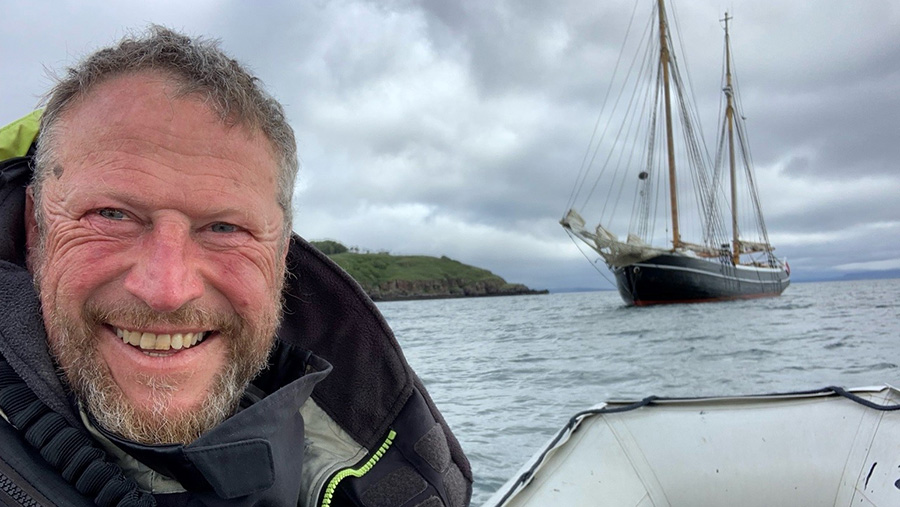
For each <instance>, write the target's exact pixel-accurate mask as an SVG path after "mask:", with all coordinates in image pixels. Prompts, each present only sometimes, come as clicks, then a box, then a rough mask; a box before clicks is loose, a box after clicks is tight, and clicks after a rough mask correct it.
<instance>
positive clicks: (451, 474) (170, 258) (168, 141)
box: [0, 27, 471, 507]
mask: <svg viewBox="0 0 900 507" xmlns="http://www.w3.org/2000/svg"><path fill="white" fill-rule="evenodd" d="M38 117H39V115H38V114H34V115H30V116H29V117H26V118H24V119H23V120H20V121H19V122H16V123H14V124H11V125H10V126H8V127H5V128H4V130H3V132H2V133H0V153H5V154H6V157H8V158H7V160H5V161H3V162H2V165H0V176H2V179H0V184H2V187H0V232H2V233H4V236H3V237H0V308H2V315H3V317H2V320H0V354H2V360H0V414H2V416H3V419H4V420H5V421H6V423H3V422H0V476H2V477H0V479H3V478H4V477H5V480H2V481H0V484H2V486H0V499H2V498H4V497H3V495H4V494H6V495H9V496H11V497H16V495H19V496H18V498H29V497H30V498H32V499H33V500H35V501H37V502H39V503H43V502H47V503H51V504H63V503H67V502H68V504H70V505H81V504H84V505H89V504H92V503H96V504H99V505H154V504H158V505H263V504H264V505H310V506H311V505H333V506H337V505H366V506H370V507H381V506H385V507H387V506H395V505H396V506H410V507H412V506H423V507H437V506H441V505H446V506H461V505H466V504H467V503H468V499H469V497H470V494H471V471H470V469H469V466H468V462H467V461H466V459H465V456H464V455H463V454H462V451H461V450H460V448H459V444H458V443H457V441H456V439H455V438H454V437H453V435H452V433H451V432H450V431H449V428H447V426H446V423H444V421H443V419H442V418H441V416H440V414H439V412H438V411H437V410H436V409H435V407H434V405H433V404H432V402H431V400H430V398H429V397H428V395H427V393H426V392H425V389H424V387H423V386H422V385H421V382H420V381H419V380H418V378H417V377H416V375H415V374H414V373H413V372H412V370H411V369H410V368H409V366H408V365H407V363H406V361H405V359H404V358H403V355H402V353H401V352H400V350H399V347H398V345H397V343H396V341H395V340H394V338H393V336H392V335H391V333H390V330H389V328H388V327H387V325H386V324H385V322H384V320H383V318H382V317H381V316H380V314H379V313H378V311H377V309H376V308H375V306H374V305H373V304H372V303H371V301H369V300H368V298H366V297H365V295H364V294H363V293H362V291H361V290H360V289H359V287H358V286H357V285H356V284H355V283H354V282H353V281H352V280H350V279H349V277H347V276H346V274H345V273H343V272H342V271H341V270H340V269H339V268H337V267H336V266H335V265H334V264H332V263H331V262H330V261H329V260H328V259H327V258H325V257H324V256H323V255H321V254H319V253H318V252H317V251H316V250H315V249H313V248H312V247H310V246H309V245H308V244H307V243H306V242H305V241H303V240H302V239H300V238H299V237H297V236H296V235H293V234H292V233H291V223H292V214H291V208H290V203H291V197H292V195H293V182H294V179H295V176H296V172H297V156H296V148H295V142H294V137H293V131H292V130H291V128H290V126H289V125H288V124H287V122H286V120H285V118H284V114H283V111H282V108H281V106H280V105H279V104H278V103H277V102H276V101H274V100H273V99H271V98H270V97H269V96H268V95H267V94H266V93H265V92H264V91H263V90H261V89H260V87H259V84H258V82H257V80H256V79H255V78H253V77H252V76H250V75H249V74H247V73H246V71H244V69H243V68H241V67H240V65H238V64H237V63H236V62H234V61H233V60H231V59H230V58H228V57H227V56H226V55H224V54H223V53H222V52H221V51H220V50H219V49H218V47H217V46H216V44H215V43H212V42H208V41H204V40H192V39H190V38H188V37H185V36H183V35H180V34H177V33H174V32H172V31H169V30H167V29H164V28H161V27H153V28H152V29H151V30H150V32H149V33H148V34H147V35H146V36H144V37H142V38H137V39H126V40H123V41H122V42H121V43H120V44H119V45H118V46H116V47H114V48H110V49H106V50H103V51H99V52H97V53H95V54H93V55H91V56H90V57H88V58H87V59H85V60H84V61H83V62H81V63H80V64H79V65H78V66H77V67H75V68H73V69H70V71H69V73H68V75H67V76H66V78H65V79H63V80H62V81H60V82H59V83H58V84H57V86H56V87H55V88H54V89H53V90H52V91H51V94H50V95H49V99H48V101H47V105H46V109H45V111H44V112H43V115H42V116H40V123H39V124H38V123H37V122H38ZM4 488H8V489H4ZM21 495H24V496H21ZM64 500H65V501H64Z"/></svg>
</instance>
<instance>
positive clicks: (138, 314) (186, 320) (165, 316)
mask: <svg viewBox="0 0 900 507" xmlns="http://www.w3.org/2000/svg"><path fill="white" fill-rule="evenodd" d="M83 312H84V315H83V316H84V320H85V321H86V322H88V323H90V324H92V325H95V326H99V325H103V324H111V323H114V324H119V325H123V326H124V325H126V324H127V325H128V326H131V327H133V328H138V329H147V328H151V327H176V328H178V327H180V328H200V329H203V330H210V331H217V332H219V333H222V334H224V335H232V336H234V335H235V334H237V333H239V332H240V331H241V330H242V329H243V328H244V327H245V322H244V320H243V319H242V318H241V317H239V316H238V315H236V314H234V313H230V312H221V311H215V310H209V309H205V308H200V307H197V306H194V305H187V306H183V307H181V308H179V309H177V310H174V311H171V312H165V313H160V312H157V311H154V310H152V309H150V308H148V307H147V306H143V305H140V304H124V305H116V306H114V307H110V306H109V305H101V304H98V303H87V304H85V306H84V310H83ZM129 329H130V328H129Z"/></svg>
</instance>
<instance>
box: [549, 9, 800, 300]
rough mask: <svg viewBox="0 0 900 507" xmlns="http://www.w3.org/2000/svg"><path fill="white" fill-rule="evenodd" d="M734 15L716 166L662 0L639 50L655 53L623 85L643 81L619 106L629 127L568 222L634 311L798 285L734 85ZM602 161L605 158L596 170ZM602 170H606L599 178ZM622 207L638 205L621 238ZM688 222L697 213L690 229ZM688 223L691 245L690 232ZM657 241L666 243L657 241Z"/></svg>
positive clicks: (585, 171) (606, 140) (587, 167)
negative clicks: (780, 250) (776, 230)
mask: <svg viewBox="0 0 900 507" xmlns="http://www.w3.org/2000/svg"><path fill="white" fill-rule="evenodd" d="M730 19H731V18H730V17H729V16H728V14H727V13H726V15H725V19H724V20H723V21H724V22H725V56H724V60H725V65H724V78H723V91H724V101H723V109H724V114H723V115H721V117H720V118H721V120H720V128H719V142H718V145H717V151H716V157H715V163H714V164H711V163H710V162H709V157H708V155H707V153H708V152H707V151H706V148H705V146H704V144H703V143H702V136H701V128H700V126H699V119H698V115H697V114H696V112H695V111H694V109H693V107H692V105H691V94H690V93H689V92H688V90H687V83H685V81H684V80H683V78H682V74H683V73H682V72H681V71H680V69H679V67H680V62H679V59H677V58H675V52H674V47H673V38H672V34H671V32H670V29H669V26H670V24H669V22H668V19H667V15H666V9H665V5H664V3H663V0H657V4H656V9H655V13H654V15H653V17H652V21H651V22H650V23H648V25H647V28H646V29H645V34H646V35H647V37H645V38H644V40H645V41H646V42H645V43H643V44H641V48H640V50H641V52H642V53H644V54H645V55H647V57H646V59H645V60H644V63H643V64H641V65H638V64H637V63H634V64H632V66H631V70H630V71H629V74H628V77H626V78H625V79H624V80H623V82H625V83H643V84H635V86H634V90H635V94H634V95H633V96H632V97H631V98H630V99H627V100H624V101H622V100H619V101H616V106H617V107H618V109H619V110H622V111H624V112H623V113H621V116H622V117H623V122H622V124H621V126H618V127H616V128H612V130H611V131H610V130H609V129H606V130H604V134H609V135H601V136H599V137H598V138H597V141H596V142H595V141H594V140H592V143H591V147H589V149H588V152H587V154H586V155H585V163H584V165H583V167H582V172H581V174H580V175H579V178H578V183H577V184H576V189H575V190H574V191H573V194H572V198H571V200H570V202H569V206H567V208H568V211H567V212H566V214H565V216H564V217H563V219H562V220H561V221H560V223H561V224H562V226H563V227H564V228H565V229H566V230H567V231H568V232H569V233H570V235H572V236H573V238H578V239H579V240H581V241H583V242H584V243H586V244H587V245H588V246H590V247H591V248H592V249H594V250H595V251H596V252H597V253H599V254H600V256H601V257H602V258H603V260H604V261H605V263H606V264H607V266H608V267H609V269H610V270H611V271H612V272H613V273H614V275H615V278H616V285H617V286H618V289H619V293H620V294H621V296H622V298H623V299H624V300H625V302H626V303H628V304H634V305H639V306H643V305H651V304H663V303H686V302H701V301H719V300H731V299H743V298H755V297H768V296H777V295H780V294H781V292H782V291H784V289H785V288H786V287H787V286H788V284H789V283H790V268H789V267H788V265H787V263H786V262H784V261H782V260H780V259H778V258H776V257H775V255H774V254H773V250H774V247H772V246H771V244H770V243H769V239H768V233H767V231H766V228H765V224H764V221H763V216H762V212H761V210H760V202H759V195H758V193H757V190H756V185H755V181H754V175H753V169H752V163H751V156H750V152H749V148H748V145H747V133H746V129H745V127H744V121H743V119H744V117H743V116H742V115H741V114H740V113H739V106H740V98H739V96H738V95H737V93H736V86H735V83H734V82H733V81H734V78H733V62H732V55H731V47H730V39H729V34H728V21H729V20H730ZM617 68H618V66H617ZM625 88H628V86H627V85H623V89H625ZM614 113H615V110H614ZM614 113H613V114H611V116H615V114H614ZM636 118H637V119H636ZM598 125H599V122H598ZM609 125H612V122H610V123H609ZM610 138H612V139H610ZM676 138H677V139H678V142H677V143H676ZM598 159H599V160H600V161H601V162H600V163H598V164H594V162H597V160H598ZM594 165H600V166H601V167H600V169H599V173H600V174H599V175H598V176H596V178H593V179H592V178H590V177H589V175H590V174H592V172H591V168H592V167H594ZM687 175H689V177H686V176H687ZM629 184H631V186H632V187H634V188H633V193H631V194H630V195H628V194H624V192H623V191H622V189H625V188H626V187H627V186H629ZM681 186H684V187H685V188H682V187H681ZM598 189H599V190H601V191H602V190H604V189H605V190H606V192H607V197H606V199H603V200H602V201H601V202H602V204H601V206H602V210H601V215H602V216H601V220H600V224H599V225H597V226H596V228H594V230H593V231H590V230H588V229H586V228H585V220H584V219H583V218H582V214H585V211H584V210H583V208H586V207H587V206H588V203H590V202H592V198H594V199H593V201H596V200H597V199H596V197H597V196H596V195H595V194H596V193H597V191H598ZM741 189H743V193H741ZM617 191H618V192H619V193H618V194H616V193H615V192H617ZM585 194H586V196H585ZM582 199H583V204H582V206H581V207H579V208H578V210H576V208H577V207H578V203H579V202H582ZM623 202H624V203H626V204H631V214H630V217H631V219H630V222H629V223H628V224H627V227H628V228H627V231H628V233H627V236H626V238H625V240H624V241H623V240H620V239H619V238H618V237H617V236H616V235H615V234H614V233H613V232H612V231H613V230H622V229H623V228H624V226H625V221H624V219H622V218H621V215H622V214H621V213H618V214H617V213H616V209H618V208H620V207H621V206H617V204H620V205H621V204H622V203H623ZM686 209H690V210H691V211H692V213H690V214H688V213H686V212H685V210H686ZM620 211H621V210H620ZM729 211H730V213H729ZM729 215H730V220H729ZM687 216H691V217H694V218H695V220H694V221H693V222H691V223H690V224H689V225H686V222H687V221H688V220H687V219H686V217H687ZM691 227H693V232H694V234H695V236H696V237H697V239H696V240H694V242H689V241H687V240H685V239H684V238H683V235H682V234H683V232H685V229H690V228H691ZM685 236H687V235H685ZM661 237H662V238H665V239H661ZM654 241H655V242H656V243H657V244H659V243H661V242H664V241H665V243H663V245H664V246H663V245H660V246H655V245H654ZM666 243H669V244H666Z"/></svg>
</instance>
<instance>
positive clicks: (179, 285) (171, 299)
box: [125, 223, 203, 312]
mask: <svg viewBox="0 0 900 507" xmlns="http://www.w3.org/2000/svg"><path fill="white" fill-rule="evenodd" d="M196 248H197V246H196V245H195V244H194V242H193V239H192V238H191V234H190V227H189V226H188V225H187V224H181V223H158V224H154V225H153V228H152V229H151V230H150V231H148V232H147V233H146V234H145V235H144V236H143V237H142V240H141V241H140V242H139V244H138V246H137V248H135V249H133V250H132V251H133V253H134V254H135V255H136V256H137V259H135V263H134V264H133V265H132V268H131V270H130V271H129V273H128V275H127V276H126V277H125V289H126V290H127V291H128V292H130V293H132V294H133V295H135V296H136V297H138V298H139V299H141V300H142V301H143V302H144V303H146V304H147V306H149V307H150V308H152V309H153V310H155V311H157V312H171V311H174V310H177V309H179V308H181V307H182V306H184V305H185V304H186V303H188V302H190V301H193V300H195V299H198V298H200V297H201V296H202V295H203V279H202V277H201V276H200V273H199V265H198V261H199V259H197V253H196V251H195V250H196Z"/></svg>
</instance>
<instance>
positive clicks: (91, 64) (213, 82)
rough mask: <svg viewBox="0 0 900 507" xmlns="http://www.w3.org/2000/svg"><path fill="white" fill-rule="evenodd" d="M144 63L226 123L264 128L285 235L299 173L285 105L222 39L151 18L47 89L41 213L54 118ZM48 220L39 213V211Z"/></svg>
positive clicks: (37, 190)
mask: <svg viewBox="0 0 900 507" xmlns="http://www.w3.org/2000/svg"><path fill="white" fill-rule="evenodd" d="M144 70H154V71H163V72H165V73H168V74H170V75H171V76H172V77H173V78H174V82H175V83H176V84H177V85H178V86H179V88H178V93H179V94H180V96H186V95H200V96H201V97H202V98H203V99H204V100H205V102H206V103H207V104H208V105H209V106H210V107H211V108H212V109H213V110H214V111H215V112H216V113H217V114H218V115H219V118H220V119H221V120H222V121H223V122H225V123H226V124H228V125H237V126H241V127H245V128H247V129H249V130H250V131H251V132H261V133H262V134H263V135H264V136H265V137H266V138H267V139H268V140H269V142H270V143H271V145H272V150H273V153H274V154H275V158H276V161H277V163H278V195H277V200H278V204H279V205H280V206H281V208H282V210H283V211H284V217H285V224H284V228H285V231H284V233H285V235H289V234H290V231H291V220H292V216H293V213H292V209H291V198H292V196H293V192H294V182H295V181H296V179H297V171H298V168H299V166H298V162H297V144H296V141H295V139H294V130H293V129H292V128H291V126H290V125H289V124H288V122H287V119H286V118H285V114H284V109H283V108H282V106H281V104H279V103H278V102H277V101H276V100H275V99H274V98H272V97H271V96H270V95H269V94H268V93H266V91H265V90H263V88H262V86H261V85H260V82H259V80H258V79H257V78H256V77H254V76H252V75H251V74H250V73H249V72H248V71H247V70H246V69H244V68H243V67H242V66H241V65H240V64H239V63H238V62H237V61H235V60H233V59H232V58H230V57H228V56H227V55H226V54H225V53H224V52H223V51H222V50H221V49H220V48H219V43H218V41H216V40H208V39H204V38H201V37H196V38H193V39H192V38H190V37H188V36H185V35H182V34H180V33H177V32H174V31H172V30H170V29H168V28H165V27H162V26H159V25H151V26H150V27H149V29H148V30H147V33H146V34H145V35H143V36H141V37H126V38H124V39H122V41H120V42H119V44H118V45H117V46H115V47H110V48H106V49H101V50H99V51H97V52H95V53H94V54H92V55H90V56H88V57H87V58H85V59H84V60H82V61H81V62H79V63H78V64H77V65H76V66H74V67H71V68H69V69H68V72H67V74H66V76H65V77H64V78H61V79H59V80H58V82H57V84H56V86H54V87H53V89H52V90H50V92H49V93H48V95H47V98H46V106H45V109H44V113H43V116H42V117H41V129H40V135H39V137H38V143H37V152H36V157H35V159H36V160H35V172H34V179H33V181H32V187H33V192H34V197H35V201H36V204H38V206H36V208H37V210H36V211H38V213H40V209H41V206H40V195H41V187H42V185H43V183H44V181H46V179H47V177H48V176H49V174H51V173H52V170H51V168H52V167H53V166H54V165H55V164H57V163H58V160H57V154H56V151H55V150H56V146H58V142H57V141H58V140H57V139H56V137H57V136H58V134H57V129H56V126H57V125H58V124H59V121H60V118H61V116H62V115H63V114H64V113H65V112H66V110H67V109H68V107H69V106H70V105H71V104H72V103H73V102H74V101H75V100H76V99H78V98H80V97H83V96H85V95H87V94H88V93H89V92H90V90H91V89H92V88H93V87H94V86H96V85H98V84H100V83H101V82H103V81H105V80H107V79H109V78H112V77H115V76H118V75H123V74H129V73H134V72H140V71H144ZM38 222H39V225H41V226H42V224H41V222H42V220H41V216H40V215H38Z"/></svg>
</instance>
